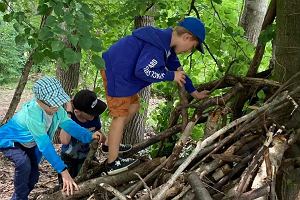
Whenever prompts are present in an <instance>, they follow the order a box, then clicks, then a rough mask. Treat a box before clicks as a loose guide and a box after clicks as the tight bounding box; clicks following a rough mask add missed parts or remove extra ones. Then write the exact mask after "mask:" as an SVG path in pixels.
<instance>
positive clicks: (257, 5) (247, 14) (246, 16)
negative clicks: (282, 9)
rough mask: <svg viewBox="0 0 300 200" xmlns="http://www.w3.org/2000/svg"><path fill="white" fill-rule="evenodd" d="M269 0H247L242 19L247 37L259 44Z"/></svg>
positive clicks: (241, 22)
mask: <svg viewBox="0 0 300 200" xmlns="http://www.w3.org/2000/svg"><path fill="white" fill-rule="evenodd" d="M267 8H268V0H245V1H244V10H243V13H242V17H241V20H240V24H241V26H242V27H243V28H244V30H245V35H246V37H247V39H248V40H249V41H250V42H251V43H253V44H254V45H256V44H257V40H258V36H259V34H260V30H261V26H262V23H263V20H264V17H265V14H266V12H267Z"/></svg>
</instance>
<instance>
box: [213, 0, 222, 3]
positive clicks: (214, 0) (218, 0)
mask: <svg viewBox="0 0 300 200" xmlns="http://www.w3.org/2000/svg"><path fill="white" fill-rule="evenodd" d="M213 2H215V3H217V4H222V0H213Z"/></svg>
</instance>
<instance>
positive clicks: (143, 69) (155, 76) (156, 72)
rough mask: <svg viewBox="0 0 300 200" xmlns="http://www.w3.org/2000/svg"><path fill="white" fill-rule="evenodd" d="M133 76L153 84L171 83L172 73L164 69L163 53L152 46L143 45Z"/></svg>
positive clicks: (173, 74)
mask: <svg viewBox="0 0 300 200" xmlns="http://www.w3.org/2000/svg"><path fill="white" fill-rule="evenodd" d="M134 73H135V76H136V77H138V78H139V79H142V80H144V81H147V82H150V83H155V82H161V81H173V80H174V77H175V73H174V71H169V70H167V69H166V66H165V61H164V52H163V51H162V50H160V49H158V48H156V47H155V46H153V45H150V44H145V46H144V48H143V49H142V51H141V53H140V56H139V58H138V61H137V63H136V67H135V72H134Z"/></svg>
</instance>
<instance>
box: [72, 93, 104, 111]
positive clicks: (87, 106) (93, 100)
mask: <svg viewBox="0 0 300 200" xmlns="http://www.w3.org/2000/svg"><path fill="white" fill-rule="evenodd" d="M72 102H73V106H74V108H75V109H77V110H80V111H82V112H85V113H87V114H89V115H93V116H99V115H100V114H102V113H103V112H104V111H105V109H106V108H107V105H106V103H104V102H103V101H101V100H100V99H98V98H97V96H96V93H95V92H93V91H90V90H87V89H84V90H80V91H79V92H77V93H76V95H75V96H74V98H73V101H72Z"/></svg>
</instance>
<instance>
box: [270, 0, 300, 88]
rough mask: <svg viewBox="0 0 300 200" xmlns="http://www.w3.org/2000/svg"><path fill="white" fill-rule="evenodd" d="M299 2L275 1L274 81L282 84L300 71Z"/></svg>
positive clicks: (295, 0)
mask: <svg viewBox="0 0 300 200" xmlns="http://www.w3.org/2000/svg"><path fill="white" fill-rule="evenodd" d="M299 6H300V1H298V0H291V1H283V0H277V20H276V25H277V32H276V51H275V56H276V63H275V69H274V79H275V80H277V81H279V82H281V83H283V82H285V81H286V80H288V79H289V78H290V77H292V76H293V75H294V74H295V73H296V72H298V71H299V70H300V48H299V46H298V45H299V44H300V26H299V20H300V16H299V14H298V13H299V12H300V7H299Z"/></svg>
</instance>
